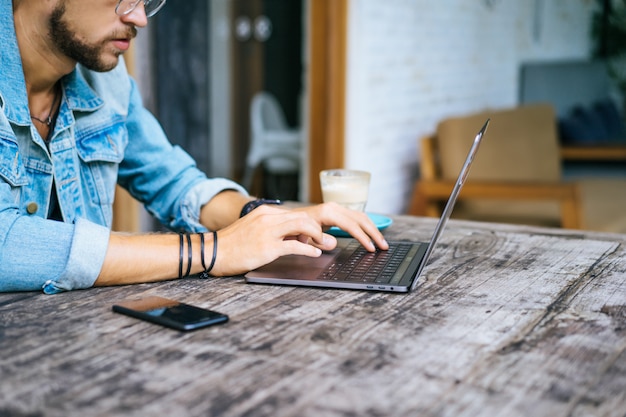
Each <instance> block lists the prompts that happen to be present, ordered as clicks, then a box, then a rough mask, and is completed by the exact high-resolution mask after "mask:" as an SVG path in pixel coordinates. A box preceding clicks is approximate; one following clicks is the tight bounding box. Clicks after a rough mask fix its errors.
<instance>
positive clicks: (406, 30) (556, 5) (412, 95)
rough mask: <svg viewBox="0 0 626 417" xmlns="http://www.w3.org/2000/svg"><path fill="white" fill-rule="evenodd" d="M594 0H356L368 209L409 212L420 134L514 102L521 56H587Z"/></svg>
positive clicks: (357, 103) (357, 135) (353, 150)
mask: <svg viewBox="0 0 626 417" xmlns="http://www.w3.org/2000/svg"><path fill="white" fill-rule="evenodd" d="M594 4H595V2H594V1H592V0H532V1H531V0H491V1H489V0H438V1H432V0H384V1H381V0H350V13H349V23H348V27H349V29H348V30H349V35H348V80H347V81H348V91H347V109H346V115H347V124H346V161H345V165H346V166H347V167H349V168H356V169H366V170H369V171H371V172H372V184H371V188H370V199H369V203H368V207H367V210H368V211H370V212H380V213H402V212H404V211H405V210H406V208H407V206H408V202H409V198H410V194H411V191H412V187H413V181H414V178H415V176H416V173H417V169H418V168H417V163H418V150H417V145H418V139H419V138H420V137H422V136H423V135H425V134H428V133H431V132H432V131H433V130H434V129H435V126H436V124H437V122H438V121H439V120H441V119H442V118H445V117H447V116H451V115H460V114H464V113H468V112H474V111H480V110H483V109H486V108H498V107H508V106H513V105H515V104H516V103H517V96H518V71H519V65H520V63H522V62H524V61H528V60H554V59H560V58H585V57H588V56H589V54H590V50H591V41H590V39H589V29H590V23H591V14H592V10H593V7H594Z"/></svg>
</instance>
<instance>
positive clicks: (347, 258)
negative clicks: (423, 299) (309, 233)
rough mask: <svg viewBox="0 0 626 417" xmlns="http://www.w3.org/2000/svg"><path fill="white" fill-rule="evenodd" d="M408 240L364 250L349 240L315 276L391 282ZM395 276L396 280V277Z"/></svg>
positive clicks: (403, 256)
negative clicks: (332, 260)
mask: <svg viewBox="0 0 626 417" xmlns="http://www.w3.org/2000/svg"><path fill="white" fill-rule="evenodd" d="M411 247H412V245H411V244H410V243H398V242H394V243H391V244H390V245H389V250H386V251H384V250H377V251H376V252H368V251H367V250H365V249H364V248H363V246H361V244H360V243H359V242H357V241H354V242H352V243H350V244H349V245H348V246H347V247H346V248H345V249H344V250H343V251H342V252H341V254H340V255H339V256H338V257H337V258H336V259H335V260H334V262H333V263H331V264H330V265H329V266H328V267H327V268H326V270H325V271H324V272H323V273H322V275H321V276H320V277H319V278H318V279H322V280H328V281H352V282H369V283H376V284H388V283H392V282H391V281H392V280H393V278H394V276H397V275H398V274H396V273H397V272H398V268H399V266H400V264H402V262H403V261H404V259H405V258H406V255H407V253H408V252H409V250H410V249H411ZM399 278H400V277H399V276H398V277H397V280H399Z"/></svg>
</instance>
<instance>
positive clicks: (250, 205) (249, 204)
mask: <svg viewBox="0 0 626 417" xmlns="http://www.w3.org/2000/svg"><path fill="white" fill-rule="evenodd" d="M263 204H276V205H278V206H280V205H281V204H283V202H282V201H280V200H268V199H266V198H259V199H257V200H252V201H248V202H247V203H246V204H245V205H244V206H243V208H242V209H241V213H239V217H240V218H241V217H243V216H245V215H246V214H248V213H250V212H251V211H252V210H254V209H255V208H257V207H259V206H262V205H263Z"/></svg>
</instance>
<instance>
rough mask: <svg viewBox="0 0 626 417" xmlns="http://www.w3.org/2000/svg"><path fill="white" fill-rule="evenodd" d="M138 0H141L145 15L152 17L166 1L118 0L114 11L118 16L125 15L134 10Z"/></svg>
mask: <svg viewBox="0 0 626 417" xmlns="http://www.w3.org/2000/svg"><path fill="white" fill-rule="evenodd" d="M140 1H143V7H144V9H145V11H146V17H152V16H154V15H155V14H157V12H158V11H159V10H161V7H163V6H165V2H166V0H119V2H118V3H117V6H116V7H115V13H116V14H117V15H118V16H126V15H127V14H129V13H130V12H132V11H133V10H135V8H136V7H137V5H138V4H139V2H140Z"/></svg>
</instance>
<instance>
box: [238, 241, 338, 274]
mask: <svg viewBox="0 0 626 417" xmlns="http://www.w3.org/2000/svg"><path fill="white" fill-rule="evenodd" d="M338 253H339V250H338V249H335V250H333V251H331V252H324V253H323V254H322V255H321V256H320V257H318V258H310V257H308V256H304V255H287V256H282V257H280V258H278V259H276V260H275V261H274V262H270V263H269V264H267V265H265V266H262V267H260V268H258V269H255V270H254V271H251V272H248V273H247V274H246V277H247V278H283V279H294V278H295V279H306V280H314V279H315V278H317V277H318V276H319V274H320V273H321V272H322V271H323V270H324V269H325V268H326V266H328V264H330V263H331V262H332V260H333V259H335V257H336V256H337V254H338Z"/></svg>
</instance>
